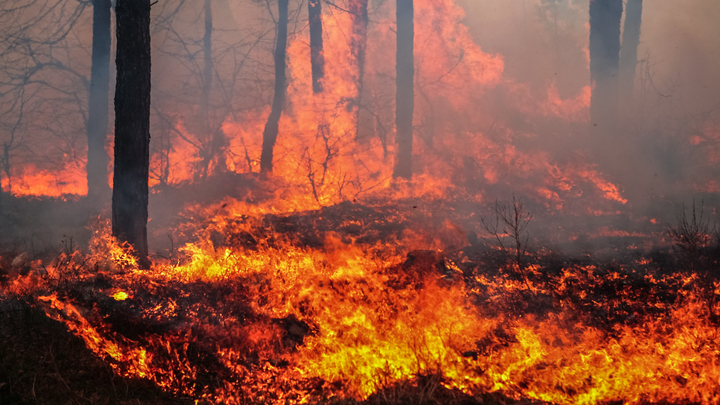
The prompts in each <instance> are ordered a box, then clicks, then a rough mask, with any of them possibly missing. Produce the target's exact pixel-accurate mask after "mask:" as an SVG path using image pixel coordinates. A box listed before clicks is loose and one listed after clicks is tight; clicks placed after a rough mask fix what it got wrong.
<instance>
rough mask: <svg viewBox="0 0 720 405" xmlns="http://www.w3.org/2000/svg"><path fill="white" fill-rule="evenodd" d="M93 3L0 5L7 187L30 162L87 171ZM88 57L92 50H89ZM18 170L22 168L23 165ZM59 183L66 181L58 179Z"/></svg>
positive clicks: (18, 1)
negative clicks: (88, 19) (84, 34)
mask: <svg viewBox="0 0 720 405" xmlns="http://www.w3.org/2000/svg"><path fill="white" fill-rule="evenodd" d="M88 5H89V2H65V1H59V0H8V1H5V2H3V3H2V5H0V146H2V169H3V170H2V174H0V177H2V176H3V174H4V175H5V188H6V191H8V192H12V182H13V176H16V175H19V174H20V173H22V171H23V170H24V168H23V166H25V165H27V164H35V165H36V166H38V167H39V168H41V169H43V170H47V171H48V172H50V173H52V172H58V171H61V169H66V168H68V167H70V165H71V164H75V166H76V167H77V168H78V169H79V170H81V167H82V166H83V164H84V163H85V162H84V160H85V159H84V157H83V156H82V155H81V152H80V150H81V149H83V147H84V142H82V138H83V137H84V134H85V132H86V129H87V125H88V99H87V98H85V97H83V95H84V94H86V93H85V92H87V91H89V89H90V80H89V79H88V77H87V73H86V72H89V70H90V69H87V68H88V67H89V64H88V65H85V63H86V61H87V62H89V61H90V58H89V57H87V59H85V57H86V54H87V51H86V49H87V48H88V47H86V44H85V43H84V42H83V39H82V38H81V35H80V31H81V30H82V29H83V28H84V26H85V25H84V24H82V22H84V17H85V16H86V14H85V13H84V11H85V10H86V8H87V6H88ZM87 56H89V55H87ZM16 169H19V170H16ZM57 180H58V182H63V179H61V178H60V177H58V179H57Z"/></svg>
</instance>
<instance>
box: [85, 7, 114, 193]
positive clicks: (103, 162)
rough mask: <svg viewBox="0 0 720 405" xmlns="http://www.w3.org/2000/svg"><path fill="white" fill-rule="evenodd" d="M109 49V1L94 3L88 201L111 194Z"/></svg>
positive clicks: (88, 130) (88, 131)
mask: <svg viewBox="0 0 720 405" xmlns="http://www.w3.org/2000/svg"><path fill="white" fill-rule="evenodd" d="M110 46H111V34H110V0H93V42H92V66H91V68H90V95H89V100H88V121H87V128H86V130H87V138H88V155H87V167H86V170H87V182H88V197H90V199H93V200H95V199H98V198H99V197H101V196H103V195H105V196H107V195H109V194H110V187H109V186H108V156H107V152H106V151H105V139H106V137H107V129H108V113H109V110H110V108H109V100H108V98H109V93H110ZM106 198H107V197H106Z"/></svg>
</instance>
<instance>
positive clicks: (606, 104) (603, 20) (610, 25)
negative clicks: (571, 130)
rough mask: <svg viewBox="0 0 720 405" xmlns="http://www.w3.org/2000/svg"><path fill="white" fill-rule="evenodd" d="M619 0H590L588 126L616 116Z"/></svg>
mask: <svg viewBox="0 0 720 405" xmlns="http://www.w3.org/2000/svg"><path fill="white" fill-rule="evenodd" d="M622 11H623V2H622V0H590V77H591V79H592V81H593V82H594V84H595V87H594V89H593V93H592V100H591V105H590V115H591V119H592V125H597V126H598V127H601V128H603V127H606V126H608V125H612V123H613V122H615V118H616V116H617V97H618V77H617V76H618V66H619V62H620V20H621V19H622Z"/></svg>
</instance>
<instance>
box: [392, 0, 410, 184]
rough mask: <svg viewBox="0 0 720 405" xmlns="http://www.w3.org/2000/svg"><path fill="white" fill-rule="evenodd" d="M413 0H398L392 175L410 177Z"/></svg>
mask: <svg viewBox="0 0 720 405" xmlns="http://www.w3.org/2000/svg"><path fill="white" fill-rule="evenodd" d="M413 13H414V11H413V0H397V55H396V58H397V61H396V74H397V76H396V85H397V89H396V96H395V129H396V135H395V136H396V143H397V156H396V158H395V159H396V161H395V171H394V176H395V177H400V178H405V179H410V178H412V149H413V146H412V145H413V110H414V105H415V90H414V77H415V65H414V64H415V59H414V55H413V53H414V35H415V27H414V22H413V17H414V15H413Z"/></svg>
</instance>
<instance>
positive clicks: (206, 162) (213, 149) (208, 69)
mask: <svg viewBox="0 0 720 405" xmlns="http://www.w3.org/2000/svg"><path fill="white" fill-rule="evenodd" d="M212 32H213V12H212V0H205V35H204V36H203V59H204V66H203V81H202V84H203V89H202V90H203V92H202V104H201V113H202V120H203V121H204V125H203V126H204V128H205V132H206V133H207V134H212V139H211V141H210V142H211V143H210V145H209V147H208V149H207V150H206V151H205V153H203V155H204V156H203V161H202V166H201V169H200V171H199V173H198V175H199V177H207V176H209V175H210V172H211V166H212V164H213V162H215V163H216V165H215V166H216V170H224V169H225V167H224V159H223V155H224V149H225V134H224V133H223V132H222V130H220V129H218V128H215V127H213V122H212V119H211V118H212V117H211V114H210V92H211V90H212V81H213V71H214V69H215V65H214V62H213V57H212Z"/></svg>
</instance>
